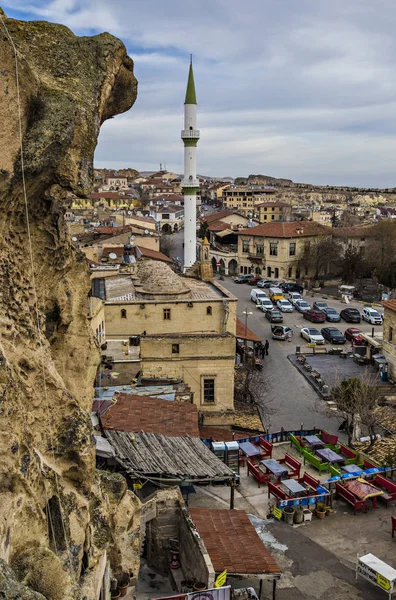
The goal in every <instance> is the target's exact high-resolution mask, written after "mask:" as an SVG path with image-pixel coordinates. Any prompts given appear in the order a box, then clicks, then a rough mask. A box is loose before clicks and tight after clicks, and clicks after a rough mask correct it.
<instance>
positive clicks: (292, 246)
mask: <svg viewBox="0 0 396 600" xmlns="http://www.w3.org/2000/svg"><path fill="white" fill-rule="evenodd" d="M289 256H296V242H290V244H289Z"/></svg>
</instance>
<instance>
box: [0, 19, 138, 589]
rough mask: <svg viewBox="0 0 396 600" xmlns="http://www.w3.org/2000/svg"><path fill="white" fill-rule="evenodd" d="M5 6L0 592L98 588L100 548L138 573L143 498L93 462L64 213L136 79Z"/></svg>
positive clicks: (87, 377) (87, 45)
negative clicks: (103, 132)
mask: <svg viewBox="0 0 396 600" xmlns="http://www.w3.org/2000/svg"><path fill="white" fill-rule="evenodd" d="M0 17H1V18H0V64H1V78H0V122H1V125H2V135H1V138H0V207H1V210H0V239H1V241H0V273H1V288H0V340H1V343H0V595H1V597H2V598H7V599H9V598H17V597H18V598H41V597H42V596H44V597H45V598H47V599H54V600H55V599H59V600H60V599H67V598H80V597H85V598H87V599H90V598H95V597H96V596H97V590H98V587H99V586H100V583H101V577H102V573H103V569H104V565H105V564H106V556H107V559H109V560H110V563H111V567H112V569H113V571H114V572H115V573H116V574H121V573H122V572H125V571H128V570H129V569H132V570H134V572H136V561H138V558H136V557H138V556H139V552H138V548H139V539H138V532H139V510H140V508H139V502H138V500H137V499H136V498H135V496H133V495H132V494H131V493H130V492H128V491H127V489H126V483H125V480H124V479H123V478H122V477H121V476H119V475H112V474H106V473H104V472H102V473H100V472H98V471H96V470H95V447H94V446H95V444H94V438H93V435H92V427H91V422H90V408H91V402H92V397H93V380H94V375H95V372H96V366H97V363H98V360H99V353H98V349H97V346H96V343H95V341H94V339H93V337H92V333H91V331H90V327H89V323H88V321H87V295H88V292H89V289H90V280H89V273H88V272H87V268H86V264H85V261H84V257H83V255H81V254H79V253H78V252H77V251H75V250H74V249H73V247H72V244H71V242H70V239H69V235H68V232H67V227H66V223H65V220H64V213H65V211H66V209H67V205H68V196H69V194H75V195H77V196H83V195H86V194H87V193H88V192H89V191H90V189H91V181H92V174H93V153H94V150H95V146H96V143H97V138H98V135H99V129H100V125H101V124H102V123H103V122H104V121H105V120H106V119H109V118H111V117H113V116H114V115H116V114H118V113H122V112H124V111H126V110H128V109H129V108H130V107H131V106H132V105H133V103H134V101H135V99H136V95H137V82H136V79H135V77H134V74H133V61H132V60H131V59H130V58H129V57H128V56H127V54H126V49H125V46H124V45H123V44H122V42H120V41H119V40H118V39H116V38H114V37H112V36H111V35H109V34H107V33H104V34H101V35H97V36H94V37H90V38H88V37H76V36H75V35H74V34H73V33H72V32H71V31H70V30H69V29H67V28H66V27H63V26H61V25H54V24H50V23H46V22H22V21H16V20H13V19H7V17H6V15H5V14H4V12H3V11H1V9H0ZM7 30H8V31H7ZM11 40H12V41H11ZM13 44H14V45H15V51H16V54H17V57H18V61H17V63H18V78H19V99H18V89H17V78H16V60H15V53H14V47H13ZM18 104H19V107H20V111H19V113H18ZM20 128H21V134H22V138H23V155H22V153H21V143H20ZM22 164H23V166H24V168H23V169H22ZM25 190H26V194H25ZM27 217H28V218H27ZM28 223H29V228H28ZM1 561H4V562H1ZM7 569H11V570H12V573H11V572H10V571H8V570H7ZM6 573H11V574H9V575H8V576H7V575H6ZM18 582H19V583H18ZM21 586H22V587H23V586H26V587H24V588H23V590H24V591H21V589H22V587H21ZM40 594H42V596H41V595H40Z"/></svg>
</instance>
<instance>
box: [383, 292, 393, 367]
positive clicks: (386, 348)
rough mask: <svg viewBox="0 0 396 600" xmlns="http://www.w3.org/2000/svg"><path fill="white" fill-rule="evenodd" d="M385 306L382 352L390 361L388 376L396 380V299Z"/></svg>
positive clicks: (385, 303) (387, 301)
mask: <svg viewBox="0 0 396 600" xmlns="http://www.w3.org/2000/svg"><path fill="white" fill-rule="evenodd" d="M382 304H383V306H384V309H385V310H384V340H383V346H382V352H383V354H384V356H385V358H386V360H387V361H388V375H389V377H391V379H396V299H393V300H386V301H385V302H383V303H382Z"/></svg>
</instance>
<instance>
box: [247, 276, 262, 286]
mask: <svg viewBox="0 0 396 600" xmlns="http://www.w3.org/2000/svg"><path fill="white" fill-rule="evenodd" d="M260 279H261V277H252V278H251V279H249V281H248V284H249V285H257V284H258V282H259V281H260Z"/></svg>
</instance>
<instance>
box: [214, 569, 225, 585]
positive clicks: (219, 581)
mask: <svg viewBox="0 0 396 600" xmlns="http://www.w3.org/2000/svg"><path fill="white" fill-rule="evenodd" d="M226 581H227V569H226V570H225V571H223V572H222V573H220V575H218V577H217V579H216V581H215V584H214V586H215V588H219V587H222V586H223V585H224V584H225V582H226Z"/></svg>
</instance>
